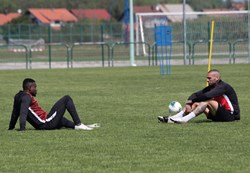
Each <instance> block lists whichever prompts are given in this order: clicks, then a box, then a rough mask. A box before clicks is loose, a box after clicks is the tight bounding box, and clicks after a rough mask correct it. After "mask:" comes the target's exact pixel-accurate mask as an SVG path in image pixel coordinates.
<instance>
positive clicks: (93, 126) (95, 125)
mask: <svg viewBox="0 0 250 173" xmlns="http://www.w3.org/2000/svg"><path fill="white" fill-rule="evenodd" d="M86 126H88V127H89V128H98V127H101V126H100V124H99V123H94V124H88V125H86Z"/></svg>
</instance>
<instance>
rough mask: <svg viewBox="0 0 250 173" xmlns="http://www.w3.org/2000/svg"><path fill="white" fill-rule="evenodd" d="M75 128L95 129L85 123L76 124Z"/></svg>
mask: <svg viewBox="0 0 250 173" xmlns="http://www.w3.org/2000/svg"><path fill="white" fill-rule="evenodd" d="M75 129H76V130H93V128H91V127H88V126H86V125H84V124H80V125H76V126H75Z"/></svg>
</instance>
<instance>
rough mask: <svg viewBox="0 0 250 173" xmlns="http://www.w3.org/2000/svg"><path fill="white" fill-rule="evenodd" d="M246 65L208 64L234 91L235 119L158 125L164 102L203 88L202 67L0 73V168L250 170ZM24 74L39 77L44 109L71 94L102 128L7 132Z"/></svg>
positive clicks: (53, 172) (172, 172) (177, 172)
mask: <svg viewBox="0 0 250 173" xmlns="http://www.w3.org/2000/svg"><path fill="white" fill-rule="evenodd" d="M249 67H250V66H249V65H248V64H245V65H244V64H241V65H213V68H218V69H220V71H221V73H222V79H223V80H224V81H226V82H228V83H230V84H232V86H233V87H234V88H235V90H236V91H237V93H238V97H239V102H240V108H241V120H240V121H239V122H230V123H215V122H210V121H208V120H206V118H205V116H204V115H201V116H200V117H197V118H196V119H193V120H192V121H191V122H190V123H188V124H184V125H179V124H160V123H158V122H157V119H156V117H157V116H158V115H167V114H168V108H167V106H168V104H169V102H171V101H173V100H177V101H179V102H181V103H182V104H183V103H184V101H185V100H186V99H187V97H188V96H189V95H190V94H191V93H192V92H194V91H196V90H198V89H201V88H202V87H204V86H205V76H206V70H207V67H206V66H202V65H200V66H173V67H172V74H171V75H170V76H167V77H162V76H160V75H159V67H125V68H85V69H51V70H13V71H0V80H1V81H2V82H1V121H0V130H1V133H0V141H1V150H0V155H1V157H0V172H24V173H27V172H37V173H38V172H50V173H57V172H79V173H80V172H81V173H82V172H95V173H104V172H108V173H112V172H114V173H117V172H136V173H147V172H148V173H152V172H161V173H162V172H166V173H167V172H169V173H184V172H185V173H187V172H188V173H211V172H216V173H225V172H227V173H243V172H245V173H248V172H249V171H250V163H249V159H250V153H249V147H250V126H249V123H250V119H249V118H248V113H249V112H250V107H249V96H250V94H249V84H250V82H249V74H250V68H249ZM26 77H31V78H34V79H35V80H36V81H37V84H38V95H37V100H38V101H39V103H40V105H41V106H42V107H43V108H44V109H45V110H46V111H49V109H50V108H51V106H52V105H53V104H54V103H55V102H56V101H57V100H58V99H59V98H60V97H61V96H63V95H65V94H68V95H70V96H71V97H72V98H73V99H74V102H75V105H76V107H77V110H78V113H79V115H80V117H81V119H82V121H83V122H84V123H87V124H88V123H94V122H98V123H100V124H101V128H99V129H96V130H94V131H75V130H70V129H61V130H53V131H37V130H34V129H33V127H31V126H30V125H29V124H27V130H26V131H25V132H19V131H16V130H14V131H8V130H7V128H8V123H9V118H10V113H11V110H12V104H13V103H12V102H13V96H14V94H15V93H16V92H17V91H18V90H19V89H21V83H22V80H23V79H24V78H26ZM66 116H67V117H68V118H70V116H69V114H68V113H67V114H66ZM16 127H17V128H19V124H17V125H16Z"/></svg>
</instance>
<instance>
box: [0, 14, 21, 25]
mask: <svg viewBox="0 0 250 173" xmlns="http://www.w3.org/2000/svg"><path fill="white" fill-rule="evenodd" d="M20 16H21V14H20V13H8V14H1V13H0V26H1V25H5V24H7V23H9V22H10V21H12V20H13V19H15V18H18V17H20Z"/></svg>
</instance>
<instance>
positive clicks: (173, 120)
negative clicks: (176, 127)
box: [170, 118, 187, 124]
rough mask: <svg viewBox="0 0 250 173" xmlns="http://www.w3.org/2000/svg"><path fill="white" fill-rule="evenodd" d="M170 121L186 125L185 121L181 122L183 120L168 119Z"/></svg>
mask: <svg viewBox="0 0 250 173" xmlns="http://www.w3.org/2000/svg"><path fill="white" fill-rule="evenodd" d="M170 120H171V121H172V122H173V123H177V124H185V123H187V122H186V121H184V120H183V118H170Z"/></svg>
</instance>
